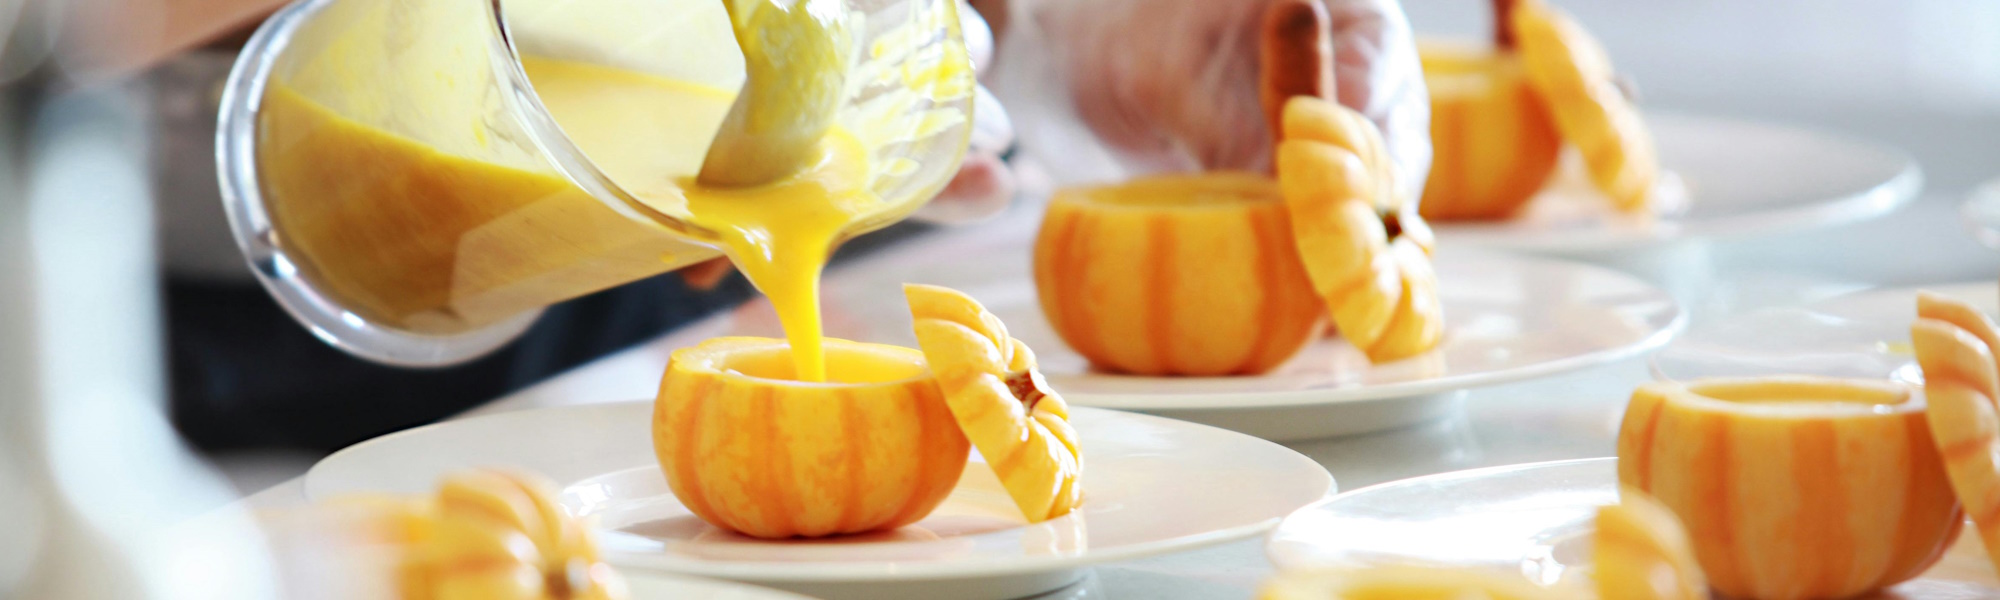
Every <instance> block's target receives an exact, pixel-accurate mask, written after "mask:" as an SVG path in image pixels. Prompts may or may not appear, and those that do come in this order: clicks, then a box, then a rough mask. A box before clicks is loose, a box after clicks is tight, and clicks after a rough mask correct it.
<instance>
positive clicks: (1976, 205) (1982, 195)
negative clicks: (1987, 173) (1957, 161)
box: [1959, 179, 2000, 250]
mask: <svg viewBox="0 0 2000 600" xmlns="http://www.w3.org/2000/svg"><path fill="white" fill-rule="evenodd" d="M1959 208H1960V210H1959V213H1960V214H1961V215H1963V216H1964V217H1965V224H1966V226H1967V227H1968V228H1970V229H1971V230H1972V237H1974V238H1977V239H1978V240H1979V243H1981V244H1985V245H1986V247H1988V248H1993V249H1996V250H2000V179H1994V180H1991V181H1988V182H1986V183H1985V184H1984V185H1981V186H1979V187H1978V188H1976V189H1974V190H1972V196H1971V197H1969V198H1967V199H1966V200H1965V204H1964V205H1961V206H1960V207H1959Z"/></svg>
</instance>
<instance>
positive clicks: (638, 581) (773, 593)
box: [622, 573, 812, 600]
mask: <svg viewBox="0 0 2000 600" xmlns="http://www.w3.org/2000/svg"><path fill="white" fill-rule="evenodd" d="M622 575H624V576H625V585H626V587H627V588H628V589H630V590H631V592H632V595H631V598H632V600H812V599H811V598H808V597H806V596H800V595H798V594H793V593H790V592H780V591H778V590H773V589H768V588H761V587H757V586H753V585H744V584H741V583H731V582H727V581H714V580H709V579H697V578H694V577H682V576H678V575H664V574H660V573H623V574H622Z"/></svg>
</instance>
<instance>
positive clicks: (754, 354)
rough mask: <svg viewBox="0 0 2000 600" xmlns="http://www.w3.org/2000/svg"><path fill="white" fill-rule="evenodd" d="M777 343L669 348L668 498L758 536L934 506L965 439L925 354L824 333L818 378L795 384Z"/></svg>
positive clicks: (886, 520) (657, 417)
mask: <svg viewBox="0 0 2000 600" xmlns="http://www.w3.org/2000/svg"><path fill="white" fill-rule="evenodd" d="M790 356H791V355H790V348H789V346H787V345H786V344H785V342H784V341H783V340H774V339H765V338H742V337H735V338H714V339H710V340H708V341H705V342H702V343H701V344H700V345H698V346H695V347H692V348H684V349H681V350H678V351H675V352H674V354H673V358H672V359H671V360H670V361H669V362H668V364H667V374H666V377H665V378H663V379H662V380H661V382H660V396H659V399H658V401H657V402H656V403H655V404H654V409H653V450H654V452H655V453H656V454H657V455H658V456H659V459H660V468H661V469H662V470H663V471H664V472H665V473H666V476H667V483H668V485H669V486H670V487H672V488H673V491H674V496H676V497H678V498H679V499H680V500H681V503H682V504H684V505H686V506H687V508H688V510H689V511H691V512H693V513H694V514H695V515H696V516H699V517H701V519H702V520H704V521H707V522H709V523H710V524H712V525H715V526H717V527H722V528H725V529H730V530H733V531H737V532H740V533H743V534H745V535H750V536H754V537H760V538H785V537H795V536H804V537H816V536H825V535H835V534H843V533H860V532H864V531H872V530H877V529H889V528H895V527H901V526H903V525H908V524H910V523H914V522H916V521H918V520H920V519H922V518H924V516H926V515H929V514H930V512H931V510H932V509H935V508H937V505H938V504H939V503H941V502H943V501H944V499H945V497H946V496H947V495H949V494H950V493H951V490H952V488H953V487H955V486H956V485H957V484H958V478H959V475H960V474H961V473H963V471H964V468H965V463H966V459H967V456H968V453H969V448H970V445H969V443H968V442H967V441H966V439H965V434H963V433H960V432H959V429H958V424H957V422H956V421H954V420H953V419H952V414H951V409H950V408H949V407H947V406H946V404H945V400H944V396H943V395H942V393H940V392H939V390H938V386H937V382H936V381H935V380H934V379H933V378H932V377H931V375H930V373H929V371H928V370H927V368H926V367H925V365H924V361H923V355H922V354H920V353H918V352H917V351H915V350H912V349H909V348H900V347H895V346H884V345H880V344H862V343H856V342H849V341H845V340H836V339H829V340H826V358H827V373H828V377H829V380H828V382H827V383H800V382H797V381H791V380H790V377H791V373H790V370H791V359H790Z"/></svg>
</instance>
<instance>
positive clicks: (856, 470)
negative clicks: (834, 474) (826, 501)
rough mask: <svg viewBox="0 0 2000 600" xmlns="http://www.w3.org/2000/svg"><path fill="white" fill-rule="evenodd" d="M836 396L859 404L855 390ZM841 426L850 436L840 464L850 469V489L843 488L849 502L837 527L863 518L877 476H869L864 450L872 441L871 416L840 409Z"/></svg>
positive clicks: (847, 403) (838, 393)
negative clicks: (869, 489)
mask: <svg viewBox="0 0 2000 600" xmlns="http://www.w3.org/2000/svg"><path fill="white" fill-rule="evenodd" d="M834 397H835V398H839V399H840V403H841V405H843V406H858V404H857V403H856V401H855V397H854V392H852V391H849V390H838V391H836V392H835V393H834ZM840 430H841V436H842V437H845V438H847V447H846V448H843V449H842V452H841V454H842V456H841V458H842V459H843V460H842V461H841V463H842V465H841V468H842V469H844V470H846V471H847V477H846V483H847V486H846V487H847V489H845V490H842V491H843V494H842V496H843V497H845V498H846V499H847V500H846V506H842V507H840V522H839V523H838V524H836V525H835V527H837V528H840V529H846V528H848V527H852V526H853V525H854V524H855V523H857V522H859V521H860V520H861V518H862V515H861V514H860V513H861V511H862V510H863V509H865V508H867V507H866V506H865V500H867V498H868V487H869V486H870V485H871V484H872V483H873V482H874V478H873V477H868V476H867V475H868V456H867V455H866V453H865V452H864V451H863V450H864V449H866V448H868V447H870V446H872V445H873V444H870V443H868V440H869V431H868V420H867V418H866V415H864V414H862V411H859V410H843V411H840Z"/></svg>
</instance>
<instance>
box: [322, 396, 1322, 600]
mask: <svg viewBox="0 0 2000 600" xmlns="http://www.w3.org/2000/svg"><path fill="white" fill-rule="evenodd" d="M1071 421H1072V423H1073V424H1074V425H1075V426H1076V430H1077V433H1078V435H1079V436H1080V444H1081V446H1082V448H1083V452H1084V458H1085V461H1086V463H1085V464H1086V465H1088V467H1087V470H1086V471H1085V473H1084V478H1083V485H1084V492H1083V493H1084V498H1085V500H1084V504H1083V506H1082V507H1080V508H1079V509H1078V510H1077V512H1075V513H1072V514H1070V515H1069V516H1065V517H1063V518H1060V519H1054V520H1050V521H1046V522H1043V523H1037V524H1028V523H1027V522H1025V521H1024V520H1023V519H1022V518H1021V516H1020V513H1019V511H1018V509H1015V508H1013V506H1012V504H1010V501H1009V500H1008V499H1007V495H1006V493H1005V491H1004V490H1003V489H1002V488H1001V487H1000V484H999V481H998V480H997V479H995V478H994V476H993V474H992V471H990V470H988V469H987V468H986V467H985V466H984V463H982V462H979V461H980V459H979V457H978V456H977V455H976V454H975V456H974V457H973V460H974V462H973V463H970V464H968V465H967V469H966V474H965V476H964V478H963V479H961V480H960V481H959V486H958V488H957V489H956V490H953V492H952V495H951V496H950V498H949V499H947V500H946V501H945V503H944V504H943V505H942V506H940V507H938V509H937V511H936V512H934V513H932V514H931V516H930V517H928V518H926V519H924V520H923V521H920V522H918V523H916V524H914V525H911V526H908V527H904V528H901V529H897V530H895V531H890V532H884V533H877V534H867V535H857V536H845V537H836V538H829V539H822V540H789V541H765V540H756V539H751V538H747V537H743V536H740V535H736V534H732V533H729V532H726V531H722V530H719V529H716V528H714V527H710V526H708V525H707V524H705V523H703V522H701V521H700V520H698V519H696V518H695V517H694V516H693V515H692V514H690V513H688V511H687V509H685V508H684V507H682V506H681V504H680V503H679V502H678V501H676V500H675V499H674V497H673V494H672V493H671V492H670V491H669V490H668V489H667V485H666V481H665V479H664V478H663V477H662V476H661V475H660V472H659V464H658V463H657V462H656V460H655V459H654V455H653V447H652V437H651V433H650V427H651V422H652V403H651V402H625V403H617V404H597V405H586V406H574V407H564V408H554V409H543V410H532V411H521V412H513V413H501V414H495V415H487V416H483V417H474V418H469V419H463V420H457V421H448V422H444V423H439V424H436V425H430V426H426V427H419V428H416V429H411V430H408V431H404V432H400V433H394V434H390V435H386V436H382V437H379V438H375V439H373V440H369V441H367V442H362V443H360V444H356V445H354V446H351V447H349V448H347V449H345V450H341V451H340V452H336V453H334V454H333V455H332V456H329V457H327V458H326V459H325V460H322V461H320V462H319V464H317V465H314V466H313V468H312V470H311V471H309V472H307V473H306V479H305V488H306V495H307V496H308V497H310V498H313V499H324V498H326V497H328V496H331V495H335V494H340V493H344V492H359V491H388V492H400V493H417V492H422V491H425V490H428V489H431V488H432V486H433V485H435V482H436V481H437V479H438V477H439V475H441V474H443V473H446V472H450V471H453V470H456V469H463V468H468V467H475V466H482V465H505V466H511V467H517V468H526V469H532V470H534V471H536V472H539V473H542V474H543V475H546V476H548V477H550V478H552V479H554V480H555V481H556V482H557V483H558V484H559V485H560V486H562V488H563V491H562V502H563V505H564V507H565V508H567V509H569V510H570V511H571V512H572V513H573V514H579V515H589V516H593V517H595V518H596V519H598V524H599V526H600V527H601V528H603V529H604V531H603V534H604V535H603V536H602V542H603V545H604V549H605V551H606V556H607V561H608V562H610V563H611V564H613V565H614V566H617V567H619V568H620V569H622V570H625V571H633V572H636V571H660V572H669V573H675V574H685V575H695V576H704V577H715V578H720V579H730V580H736V581H744V582H749V583H755V584H759V585H767V586H771V587H776V588H780V589H786V590H791V591H796V592H800V593H804V594H807V595H811V596H819V597H826V598H881V599H889V598H936V597H954V598H1014V597H1020V596H1026V595H1030V594H1035V593H1040V592H1044V591H1048V590H1051V589H1055V588H1057V587H1061V586H1063V585H1067V584H1069V583H1071V582H1074V581H1076V580H1077V578H1078V577H1080V576H1081V575H1082V571H1081V570H1080V569H1082V568H1083V567H1086V566H1088V565H1092V564H1096V563H1101V562H1106V561H1116V560H1127V559H1133V558H1139V557H1144V556H1151V555H1156V554H1164V553H1169V552H1178V551H1182V550H1188V549H1192V548H1197V547H1201V546H1206V545H1210V544H1217V543H1221V542H1226V541H1231V540H1237V539H1242V538H1247V537H1251V536H1255V535H1258V534H1261V533H1263V532H1265V531H1267V530H1269V529H1270V528H1271V527H1272V526H1273V525H1276V524H1277V522H1278V521H1279V519H1281V518H1283V517H1284V516H1285V515H1286V514H1289V513H1291V511H1293V510H1295V509H1297V508H1299V507H1301V506H1305V505H1306V504H1309V503H1311V502H1314V501H1317V500H1320V499H1322V498H1324V497H1325V496H1326V495H1327V494H1328V493H1330V492H1331V491H1332V490H1333V478H1332V476H1330V475H1328V474H1327V472H1326V469H1324V468H1321V467H1320V466H1319V465H1318V464H1317V463H1314V462H1313V461H1312V459H1309V458H1306V457H1305V456H1302V455H1300V454H1298V453H1297V452H1293V451H1291V450H1289V449H1286V448H1285V447H1283V446H1279V445H1277V444H1273V443H1271V442H1267V441H1264V440H1260V439H1256V438H1253V437H1249V436H1245V435H1242V434H1237V433H1233V432H1229V431H1224V430H1221V429H1216V428H1213V427H1206V426H1202V425H1196V424H1193V423H1184V422H1180V421H1174V420H1171V419H1163V418H1159V417H1152V416H1147V415H1139V414H1131V413H1122V412H1116V411H1105V410H1093V409H1089V408H1078V409H1075V410H1074V412H1073V413H1072V419H1071Z"/></svg>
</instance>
